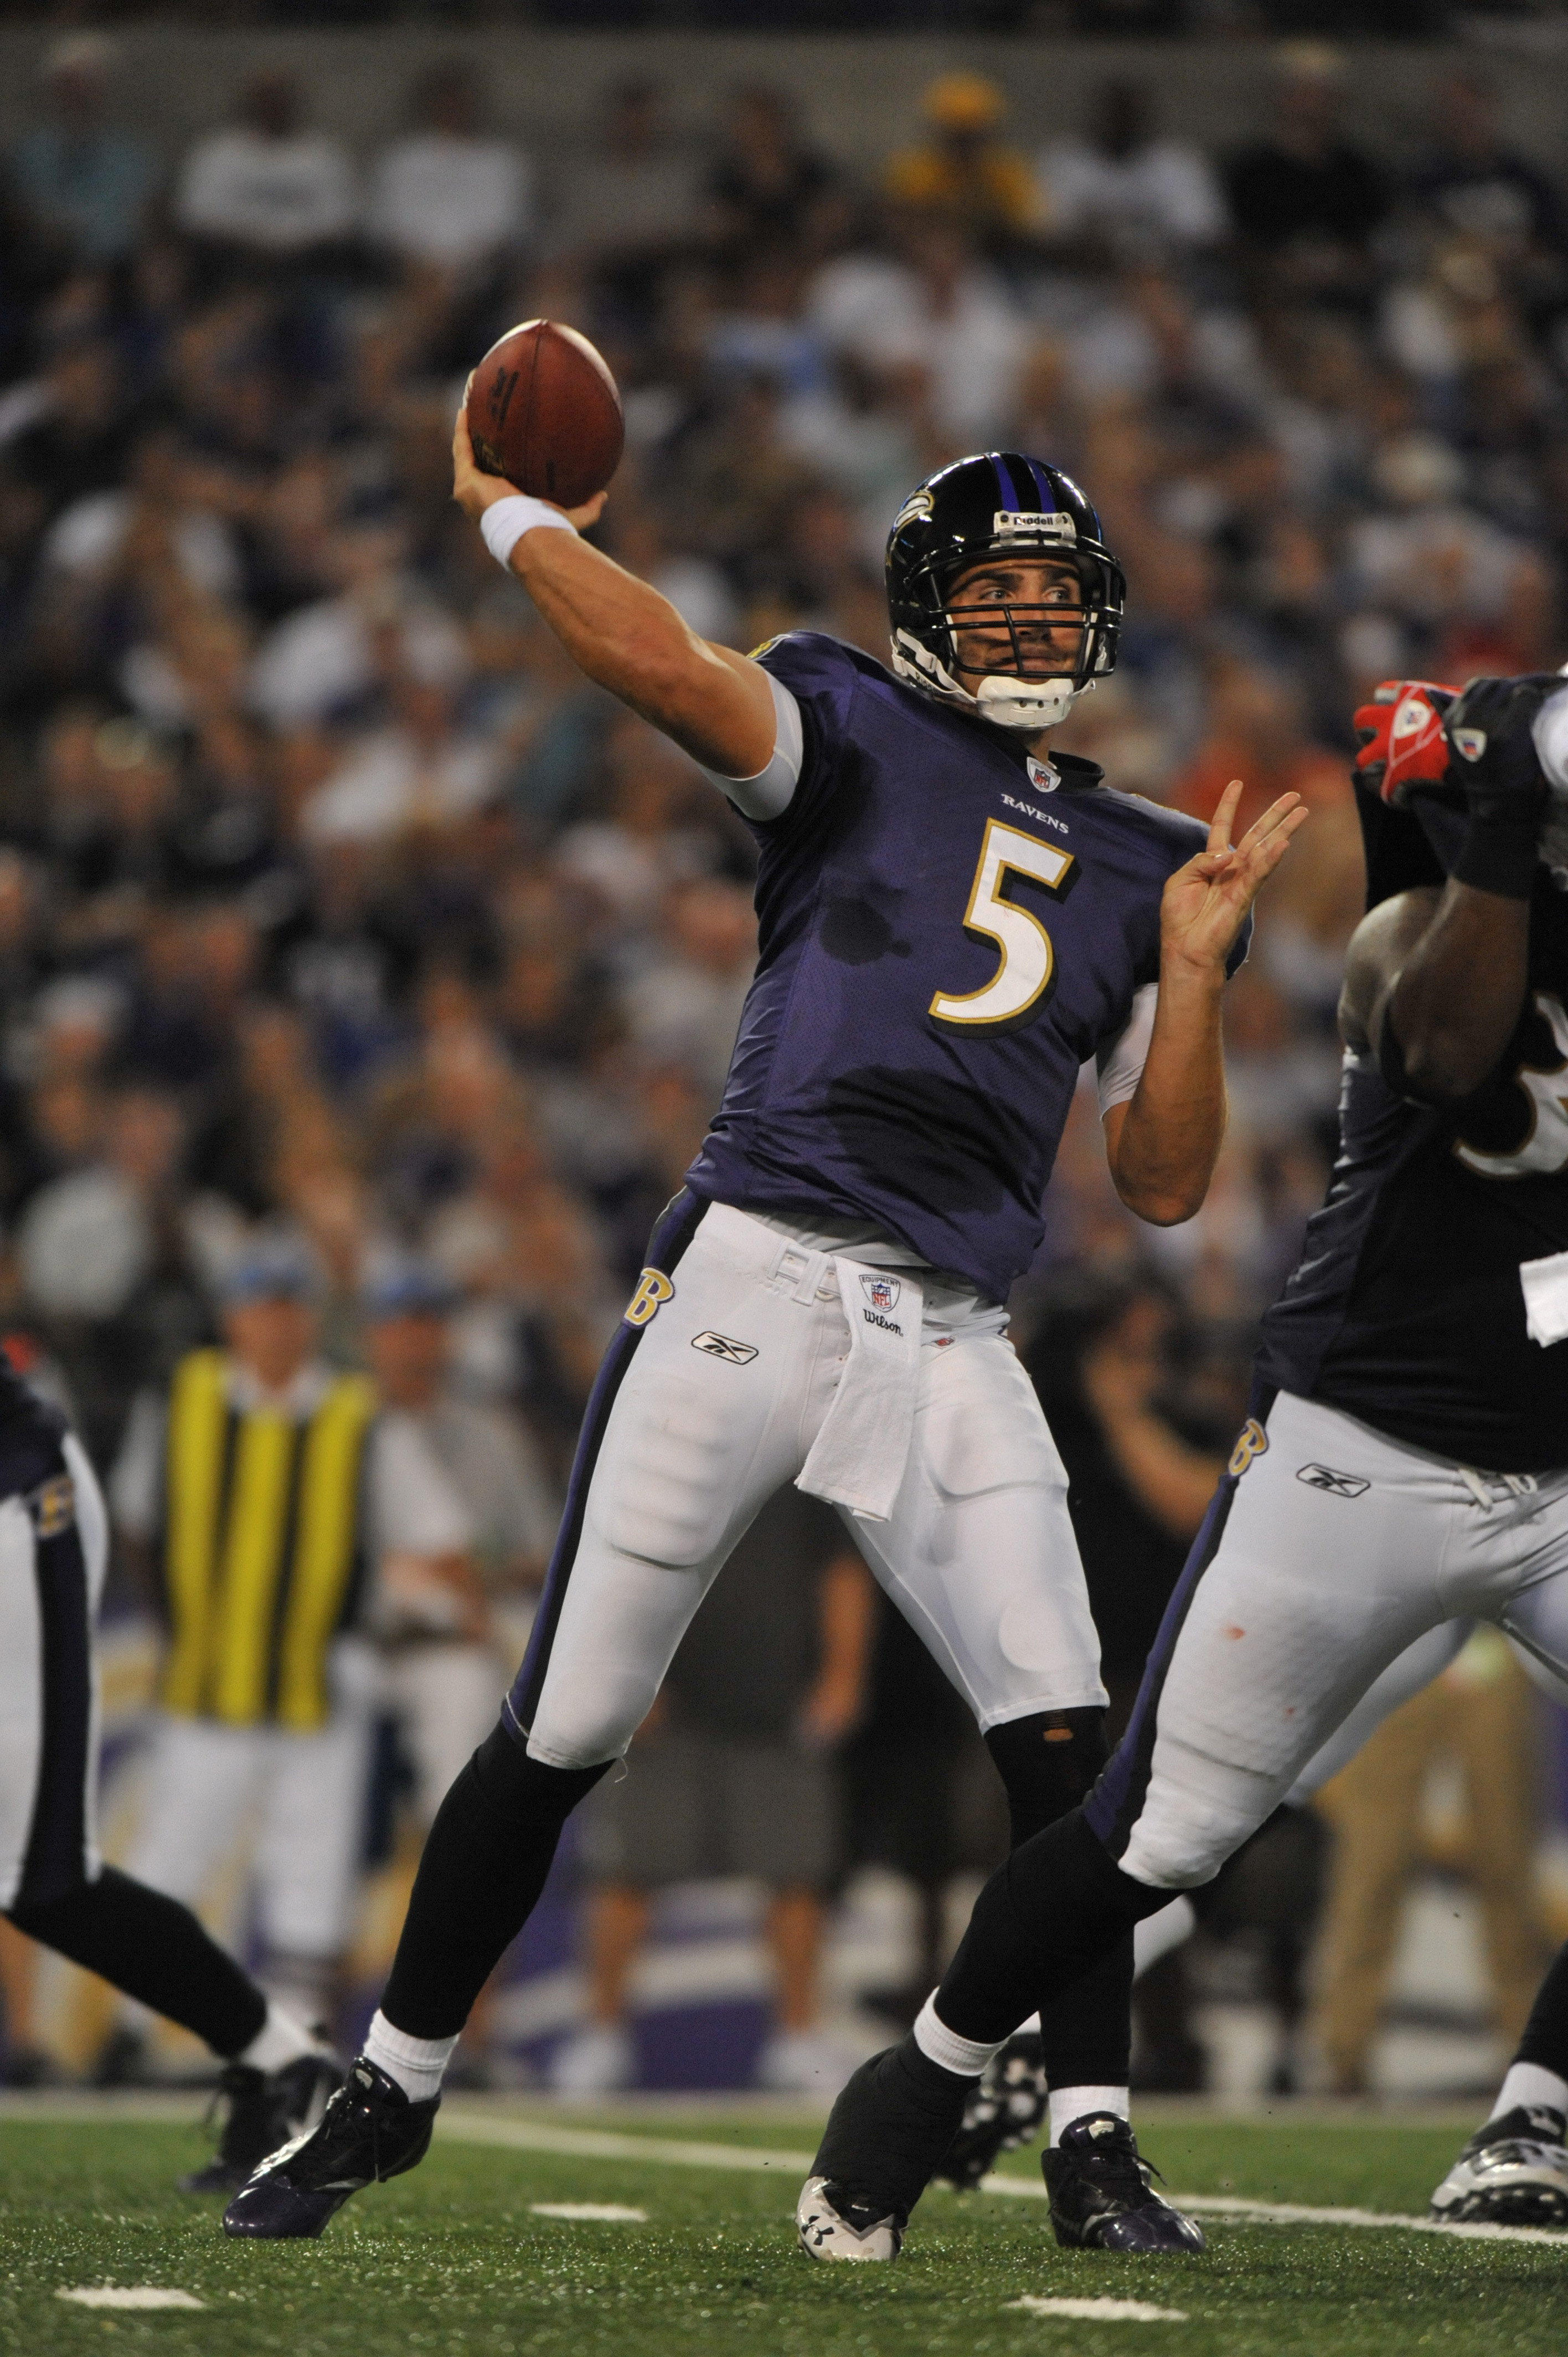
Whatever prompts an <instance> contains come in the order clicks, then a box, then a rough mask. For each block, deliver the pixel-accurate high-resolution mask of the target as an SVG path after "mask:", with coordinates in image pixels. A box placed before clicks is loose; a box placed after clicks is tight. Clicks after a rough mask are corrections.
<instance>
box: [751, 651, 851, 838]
mask: <svg viewBox="0 0 1568 2357" xmlns="http://www.w3.org/2000/svg"><path fill="white" fill-rule="evenodd" d="M757 662H759V663H760V664H761V665H762V667H763V669H764V670H765V671H768V672H771V673H772V675H773V677H774V678H775V679H776V680H777V681H778V682H779V685H780V687H787V688H788V689H789V693H790V694H791V695H792V696H793V697H794V699H795V701H796V703H797V704H798V705H800V733H801V737H802V738H803V744H802V748H801V754H800V779H799V781H798V782H797V784H796V787H795V791H794V793H793V794H792V795H791V796H790V798H789V805H788V807H787V808H786V809H785V810H783V811H781V812H780V813H779V816H778V817H777V818H773V819H761V820H757V821H756V822H754V823H755V825H756V827H757V832H758V834H768V835H773V836H779V835H782V834H794V833H795V832H796V831H797V830H800V829H804V828H808V827H810V825H811V823H812V821H813V820H814V819H815V818H816V817H817V816H818V815H819V814H820V813H821V811H822V806H823V804H824V803H825V802H827V800H828V799H829V797H830V796H831V795H832V791H833V788H834V786H835V785H836V783H837V781H838V779H839V775H840V770H841V764H842V762H843V756H844V752H845V749H846V748H847V746H848V744H849V739H850V726H851V719H850V716H851V713H852V710H853V708H854V700H855V697H856V695H857V694H858V693H859V691H860V685H861V673H860V670H859V667H858V665H857V664H856V662H855V660H854V655H853V654H852V653H851V651H850V650H849V649H848V648H847V647H846V646H844V645H843V643H842V641H841V640H838V639H830V638H828V637H826V636H825V635H824V633H823V632H822V631H821V630H790V631H789V632H788V633H787V634H786V635H785V636H784V637H783V638H781V639H773V640H770V641H769V642H768V645H767V646H765V647H764V648H763V649H762V650H761V651H760V652H759V653H758V655H757Z"/></svg>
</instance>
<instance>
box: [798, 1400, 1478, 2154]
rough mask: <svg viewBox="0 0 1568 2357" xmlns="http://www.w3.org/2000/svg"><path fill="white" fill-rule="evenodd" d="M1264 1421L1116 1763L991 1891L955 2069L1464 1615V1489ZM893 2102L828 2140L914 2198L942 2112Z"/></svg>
mask: <svg viewBox="0 0 1568 2357" xmlns="http://www.w3.org/2000/svg"><path fill="white" fill-rule="evenodd" d="M1253 1429H1255V1433H1256V1438H1255V1441H1254V1445H1253V1446H1252V1447H1251V1448H1250V1449H1248V1450H1247V1451H1245V1452H1240V1451H1239V1452H1238V1456H1237V1457H1236V1458H1233V1459H1232V1464H1233V1466H1235V1467H1236V1470H1235V1471H1234V1472H1233V1473H1232V1474H1231V1475H1230V1477H1229V1478H1228V1480H1227V1481H1226V1483H1225V1484H1223V1485H1222V1487H1221V1490H1220V1492H1219V1495H1218V1497H1217V1499H1216V1501H1215V1505H1214V1507H1213V1509H1211V1512H1210V1515H1209V1517H1208V1521H1207V1522H1206V1524H1205V1527H1204V1530H1203V1531H1202V1532H1201V1533H1200V1534H1199V1536H1198V1539H1197V1543H1196V1544H1195V1547H1194V1550H1193V1555H1192V1556H1191V1558H1190V1560H1189V1565H1188V1569H1187V1573H1186V1574H1184V1577H1183V1581H1182V1585H1181V1587H1180V1588H1179V1589H1178V1591H1177V1595H1176V1598H1175V1599H1174V1600H1173V1604H1172V1608H1171V1610H1170V1612H1169V1614H1167V1618H1166V1622H1165V1630H1164V1631H1163V1632H1162V1642H1161V1645H1160V1646H1159V1647H1157V1648H1156V1651H1155V1655H1154V1656H1153V1657H1152V1660H1151V1664H1150V1670H1149V1674H1148V1676H1147V1678H1146V1680H1145V1685H1144V1695H1143V1697H1142V1699H1141V1703H1140V1707H1139V1710H1138V1712H1137V1713H1136V1714H1135V1716H1134V1719H1133V1725H1132V1727H1130V1728H1129V1731H1128V1734H1127V1736H1126V1738H1124V1740H1123V1742H1122V1746H1121V1748H1120V1749H1119V1750H1118V1752H1117V1754H1116V1756H1115V1758H1114V1760H1112V1764H1111V1766H1110V1768H1109V1769H1108V1770H1107V1771H1106V1773H1105V1774H1104V1775H1103V1776H1102V1777H1101V1781H1100V1782H1099V1784H1098V1785H1097V1786H1096V1788H1095V1791H1094V1792H1093V1793H1092V1794H1091V1795H1090V1801H1089V1803H1087V1805H1086V1806H1085V1807H1084V1808H1082V1809H1077V1810H1074V1811H1073V1812H1072V1813H1071V1814H1069V1816H1067V1817H1065V1818H1063V1819H1062V1820H1060V1821H1059V1822H1058V1824H1054V1825H1051V1826H1049V1827H1047V1830H1046V1831H1045V1832H1044V1833H1041V1834H1037V1835H1036V1836H1035V1837H1034V1838H1033V1839H1032V1840H1031V1841H1029V1842H1027V1843H1026V1844H1025V1845H1024V1846H1023V1847H1022V1848H1021V1849H1019V1850H1016V1851H1015V1852H1014V1853H1013V1855H1012V1857H1010V1858H1009V1859H1008V1861H1007V1863H1006V1865H1005V1866H1004V1867H1003V1868H1002V1869H1001V1870H1000V1871H999V1872H998V1873H997V1874H996V1875H994V1876H993V1878H992V1880H991V1881H990V1883H988V1884H987V1886H986V1888H985V1889H984V1890H983V1892H982V1893H981V1896H980V1899H979V1900H977V1902H976V1905H975V1909H974V1913H973V1915H972V1919H971V1923H970V1928H969V1931H968V1932H967V1933H966V1935H965V1937H964V1940H963V1942H962V1943H961V1946H960V1948H959V1951H958V1953H957V1955H956V1956H955V1958H954V1960H953V1963H952V1964H951V1965H950V1968H949V1970H948V1972H947V1974H946V1975H944V1977H943V1980H942V1983H941V1986H940V1988H939V1989H938V1991H937V1993H936V1996H935V1999H934V2001H933V2005H932V2007H930V2008H929V2013H928V2017H927V2018H928V2022H929V2023H930V2024H934V2025H935V2028H936V2029H938V2030H939V2031H940V2032H943V2033H945V2034H946V2036H947V2037H948V2039H949V2040H950V2045H949V2047H948V2052H949V2054H950V2058H951V2059H950V2064H949V2068H950V2069H951V2070H954V2071H957V2070H961V2069H962V2068H963V2067H964V2065H965V2063H966V2061H967V2063H968V2067H969V2068H970V2069H971V2070H972V2071H976V2072H978V2071H979V2070H980V2069H981V2068H982V2067H983V2063H984V2061H985V2059H986V2058H987V2056H988V2054H989V2053H990V2052H991V2051H992V2050H994V2048H995V2047H996V2046H998V2045H999V2044H1001V2043H1002V2041H1003V2040H1005V2039H1006V2038H1007V2036H1008V2035H1009V2034H1010V2033H1011V2031H1012V2030H1013V2029H1015V2027H1016V2025H1017V2023H1018V2022H1019V2021H1021V2020H1022V2019H1024V2018H1026V2015H1027V2014H1028V2013H1029V2012H1030V2011H1031V2010H1032V2009H1033V2008H1034V2007H1036V2005H1038V2006H1039V2007H1040V2008H1041V2011H1042V2015H1043V2014H1044V2011H1045V2007H1046V2006H1047V2005H1048V2004H1049V2003H1050V2002H1051V2001H1052V2000H1053V1999H1054V1998H1055V1997H1056V1996H1058V1994H1059V1993H1060V1992H1061V1991H1063V1990H1065V1989H1068V1988H1069V1987H1071V1986H1072V1985H1073V1984H1074V1983H1075V1982H1076V1981H1078V1980H1079V1978H1080V1977H1081V1976H1082V1975H1084V1974H1085V1973H1087V1972H1089V1971H1090V1970H1091V1969H1092V1968H1093V1967H1094V1966H1095V1965H1097V1964H1100V1963H1101V1961H1102V1960H1103V1959H1104V1958H1105V1957H1106V1956H1108V1955H1110V1954H1111V1953H1112V1952H1113V1951H1114V1950H1115V1949H1116V1948H1117V1946H1118V1945H1119V1944H1120V1943H1122V1941H1123V1940H1124V1939H1125V1937H1126V1935H1127V1934H1128V1933H1129V1932H1131V1931H1132V1929H1133V1925H1134V1924H1135V1923H1137V1922H1138V1921H1141V1920H1142V1919H1143V1918H1144V1917H1145V1916H1149V1915H1154V1914H1155V1913H1157V1912H1158V1911H1159V1910H1161V1909H1163V1908H1164V1907H1165V1905H1166V1904H1167V1903H1168V1900H1169V1898H1170V1895H1171V1893H1172V1892H1173V1891H1175V1890H1179V1889H1191V1888H1195V1887H1197V1886H1198V1885H1201V1884H1203V1883H1205V1882H1207V1881H1208V1880H1211V1879H1212V1878H1213V1876H1214V1875H1215V1873H1216V1872H1217V1871H1218V1870H1219V1867H1220V1866H1221V1865H1222V1864H1223V1862H1224V1860H1225V1859H1226V1858H1227V1857H1229V1856H1230V1854H1231V1852H1232V1851H1234V1850H1235V1849H1237V1848H1239V1847H1240V1845H1241V1843H1242V1842H1243V1841H1244V1840H1246V1839H1247V1837H1248V1836H1249V1835H1251V1834H1252V1833H1253V1832H1255V1831H1256V1829H1257V1827H1258V1826H1259V1825H1261V1824H1262V1823H1263V1822H1264V1821H1265V1819H1266V1818H1267V1817H1268V1816H1269V1815H1270V1813H1272V1812H1273V1809H1274V1808H1275V1807H1276V1806H1277V1805H1278V1803H1279V1802H1280V1801H1281V1800H1282V1799H1283V1796H1284V1794H1285V1793H1286V1792H1288V1791H1289V1789H1290V1787H1291V1784H1292V1783H1293V1781H1294V1779H1295V1778H1296V1777H1297V1776H1298V1775H1299V1774H1300V1772H1301V1770H1302V1769H1303V1768H1304V1767H1305V1764H1306V1762H1307V1760H1310V1759H1311V1757H1312V1756H1313V1754H1314V1753H1315V1752H1316V1750H1317V1749H1319V1748H1320V1747H1321V1745H1322V1744H1323V1743H1324V1742H1325V1741H1326V1738H1327V1737H1328V1736H1329V1734H1330V1733H1331V1732H1332V1730H1333V1728H1334V1727H1336V1726H1337V1723H1338V1721H1339V1720H1340V1719H1341V1718H1342V1717H1344V1716H1345V1715H1346V1714H1347V1713H1348V1710H1349V1709H1350V1708H1351V1707H1353V1706H1354V1705H1355V1704H1356V1703H1357V1702H1358V1701H1359V1699H1360V1697H1361V1696H1362V1695H1364V1694H1365V1693H1366V1691H1367V1690H1368V1688H1369V1686H1370V1684H1372V1681H1373V1680H1374V1679H1375V1678H1376V1677H1377V1676H1379V1675H1380V1674H1381V1672H1382V1671H1383V1670H1384V1669H1385V1668H1386V1667H1387V1666H1388V1664H1389V1663H1390V1662H1391V1661H1392V1660H1393V1659H1394V1658H1395V1656H1396V1655H1397V1654H1399V1653H1400V1652H1402V1651H1403V1650H1404V1648H1405V1647H1406V1646H1407V1645H1409V1644H1412V1643H1413V1642H1414V1641H1415V1640H1416V1639H1417V1638H1418V1637H1419V1636H1421V1635H1423V1633H1424V1632H1425V1631H1426V1630H1427V1629H1428V1628H1430V1627H1432V1626H1434V1625H1436V1623H1437V1622H1439V1621H1440V1620H1446V1619H1448V1618H1451V1617H1452V1607H1451V1606H1450V1607H1449V1609H1446V1610H1445V1609H1444V1600H1443V1598H1442V1597H1441V1596H1440V1594H1439V1592H1438V1588H1437V1584H1436V1566H1438V1564H1439V1563H1440V1562H1441V1561H1442V1559H1443V1554H1444V1541H1445V1538H1446V1535H1447V1529H1448V1525H1447V1522H1446V1520H1445V1514H1444V1507H1445V1504H1446V1503H1447V1502H1449V1501H1447V1500H1446V1497H1445V1494H1444V1493H1443V1492H1441V1490H1440V1489H1437V1490H1434V1486H1433V1484H1432V1483H1431V1480H1430V1477H1429V1474H1428V1470H1427V1468H1426V1466H1425V1464H1424V1462H1423V1461H1418V1460H1412V1458H1411V1456H1410V1453H1409V1452H1407V1451H1402V1450H1399V1449H1398V1448H1394V1447H1393V1446H1392V1445H1391V1444H1384V1443H1382V1442H1381V1441H1380V1439H1379V1438H1378V1437H1377V1436H1375V1435H1372V1434H1370V1433H1369V1432H1367V1431H1366V1430H1365V1428H1364V1427H1360V1426H1352V1425H1351V1424H1350V1423H1349V1422H1348V1419H1346V1418H1343V1417H1338V1416H1335V1415H1333V1414H1332V1412H1331V1411H1327V1410H1319V1409H1313V1408H1311V1407H1310V1406H1309V1405H1307V1404H1306V1403H1304V1402H1301V1401H1297V1400H1292V1399H1289V1398H1287V1397H1285V1396H1284V1395H1282V1396H1281V1397H1280V1398H1279V1399H1278V1400H1276V1401H1275V1402H1274V1403H1273V1406H1272V1408H1271V1411H1270V1415H1269V1421H1268V1429H1267V1431H1266V1433H1265V1432H1264V1431H1263V1429H1262V1426H1258V1427H1255V1428H1253ZM1318 1458H1324V1461H1332V1462H1333V1463H1334V1464H1336V1465H1337V1466H1340V1465H1342V1466H1346V1467H1348V1468H1349V1469H1351V1470H1352V1471H1353V1472H1356V1473H1357V1474H1358V1475H1359V1476H1364V1477H1365V1488H1364V1490H1363V1491H1359V1492H1358V1493H1357V1497H1358V1500H1359V1501H1360V1502H1361V1503H1363V1504H1364V1505H1365V1507H1366V1509H1367V1511H1366V1512H1364V1513H1363V1515H1362V1519H1361V1522H1360V1523H1359V1524H1352V1525H1349V1526H1347V1525H1346V1523H1344V1521H1343V1519H1341V1520H1339V1521H1337V1522H1335V1521H1332V1520H1330V1519H1328V1518H1329V1516H1330V1515H1331V1514H1332V1513H1335V1512H1339V1513H1340V1514H1341V1515H1342V1514H1343V1512H1344V1511H1345V1510H1346V1501H1345V1500H1344V1499H1342V1498H1338V1497H1335V1498H1329V1497H1327V1496H1326V1495H1325V1493H1324V1492H1322V1491H1318V1490H1316V1488H1314V1487H1313V1486H1311V1485H1307V1484H1303V1483H1299V1482H1297V1481H1296V1480H1294V1472H1295V1469H1296V1468H1297V1467H1298V1466H1299V1465H1300V1464H1302V1463H1303V1462H1304V1461H1306V1462H1312V1461H1316V1460H1317V1459H1318ZM1363 1459H1364V1460H1365V1462H1364V1463H1363V1461H1362V1460H1363ZM933 2042H934V2041H933ZM928 2059H929V2058H928ZM895 2093H897V2091H896V2090H895V2091H890V2092H889V2093H887V2094H886V2095H883V2094H881V2093H877V2092H876V2091H875V2090H873V2091H871V2092H870V2094H869V2098H868V2100H867V2101H866V2102H865V2103H864V2104H860V2105H859V2106H858V2111H859V2116H855V2115H854V2114H855V2111H856V2108H857V2107H856V2106H855V2105H854V2104H852V2102H851V2100H850V2099H851V2098H852V2097H853V2096H854V2094H855V2087H854V2083H853V2082H852V2083H851V2087H850V2088H849V2089H846V2091H845V2094H844V2096H843V2097H841V2099H840V2102H839V2104H838V2105H837V2106H835V2110H834V2115H833V2118H832V2120H831V2121H830V2123H829V2126H828V2132H827V2136H826V2137H825V2138H824V2143H823V2150H824V2152H825V2153H829V2154H831V2155H832V2159H833V2162H834V2165H835V2166H836V2167H837V2169H839V2172H840V2175H841V2177H843V2179H846V2180H848V2181H854V2175H859V2176H860V2178H861V2179H862V2181H863V2182H866V2181H869V2182H870V2183H872V2184H876V2185H880V2184H881V2183H882V2182H883V2181H884V2180H885V2179H886V2182H887V2183H888V2184H889V2185H891V2186H895V2187H897V2190H899V2191H900V2192H901V2193H903V2194H905V2195H907V2196H908V2200H909V2201H912V2199H913V2198H914V2195H913V2194H910V2192H909V2189H910V2188H911V2187H914V2188H915V2189H916V2191H917V2192H918V2185H919V2184H921V2183H923V2182H924V2181H925V2179H927V2178H929V2175H930V2174H931V2172H932V2171H933V2170H934V2169H936V2168H937V2167H938V2166H939V2164H940V2160H941V2158H942V2154H943V2149H944V2145H943V2135H942V2130H943V2121H942V2119H941V2117H940V2115H939V2112H938V2107H937V2106H936V2104H934V2102H931V2103H928V2104H927V2106H926V2111H927V2117H926V2119H925V2120H924V2121H922V2120H921V2119H920V2118H919V2117H918V2116H917V2115H916V2112H915V2109H914V2107H912V2106H911V2105H908V2104H899V2103H897V2102H896V2101H895V2100H894V2094H895ZM818 2166H819V2169H820V2168H821V2159H819V2164H818ZM812 2181H813V2182H814V2181H815V2180H814V2179H813V2180H812Z"/></svg>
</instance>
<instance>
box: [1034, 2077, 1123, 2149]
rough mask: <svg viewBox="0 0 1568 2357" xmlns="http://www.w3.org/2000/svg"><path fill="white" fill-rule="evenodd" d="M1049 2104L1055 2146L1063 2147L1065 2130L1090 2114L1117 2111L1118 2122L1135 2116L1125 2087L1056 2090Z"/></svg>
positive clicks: (1052, 2137)
mask: <svg viewBox="0 0 1568 2357" xmlns="http://www.w3.org/2000/svg"><path fill="white" fill-rule="evenodd" d="M1050 2104H1051V2142H1052V2143H1053V2144H1060V2142H1061V2140H1062V2130H1063V2128H1069V2127H1071V2126H1072V2124H1073V2122H1074V2120H1081V2119H1087V2118H1088V2116H1089V2115H1090V2112H1114V2113H1115V2115H1116V2116H1117V2118H1118V2119H1119V2120H1127V2119H1131V2118H1132V2116H1133V2111H1132V2105H1131V2104H1130V2102H1129V2100H1128V2094H1127V2090H1126V2088H1125V2087H1062V2088H1060V2089H1058V2088H1056V2087H1053V2088H1052V2089H1051V2093H1050Z"/></svg>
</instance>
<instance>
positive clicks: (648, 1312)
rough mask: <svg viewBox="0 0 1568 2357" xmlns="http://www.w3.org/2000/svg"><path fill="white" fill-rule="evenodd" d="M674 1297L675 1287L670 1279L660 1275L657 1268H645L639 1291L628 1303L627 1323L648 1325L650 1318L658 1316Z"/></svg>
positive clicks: (640, 1278)
mask: <svg viewBox="0 0 1568 2357" xmlns="http://www.w3.org/2000/svg"><path fill="white" fill-rule="evenodd" d="M674 1298H675V1288H674V1286H672V1285H671V1282H670V1279H669V1278H668V1277H667V1276H662V1275H660V1272H659V1270H658V1269H656V1268H645V1269H644V1270H643V1272H642V1275H641V1276H640V1277H639V1280H638V1286H637V1291H636V1292H635V1293H634V1294H633V1295H632V1297H631V1299H630V1300H629V1301H628V1304H627V1309H626V1322H627V1324H628V1326H646V1325H647V1323H648V1321H649V1319H650V1318H657V1317H658V1315H659V1312H660V1309H662V1308H663V1307H664V1304H665V1303H666V1302H667V1301H673V1300H674Z"/></svg>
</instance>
